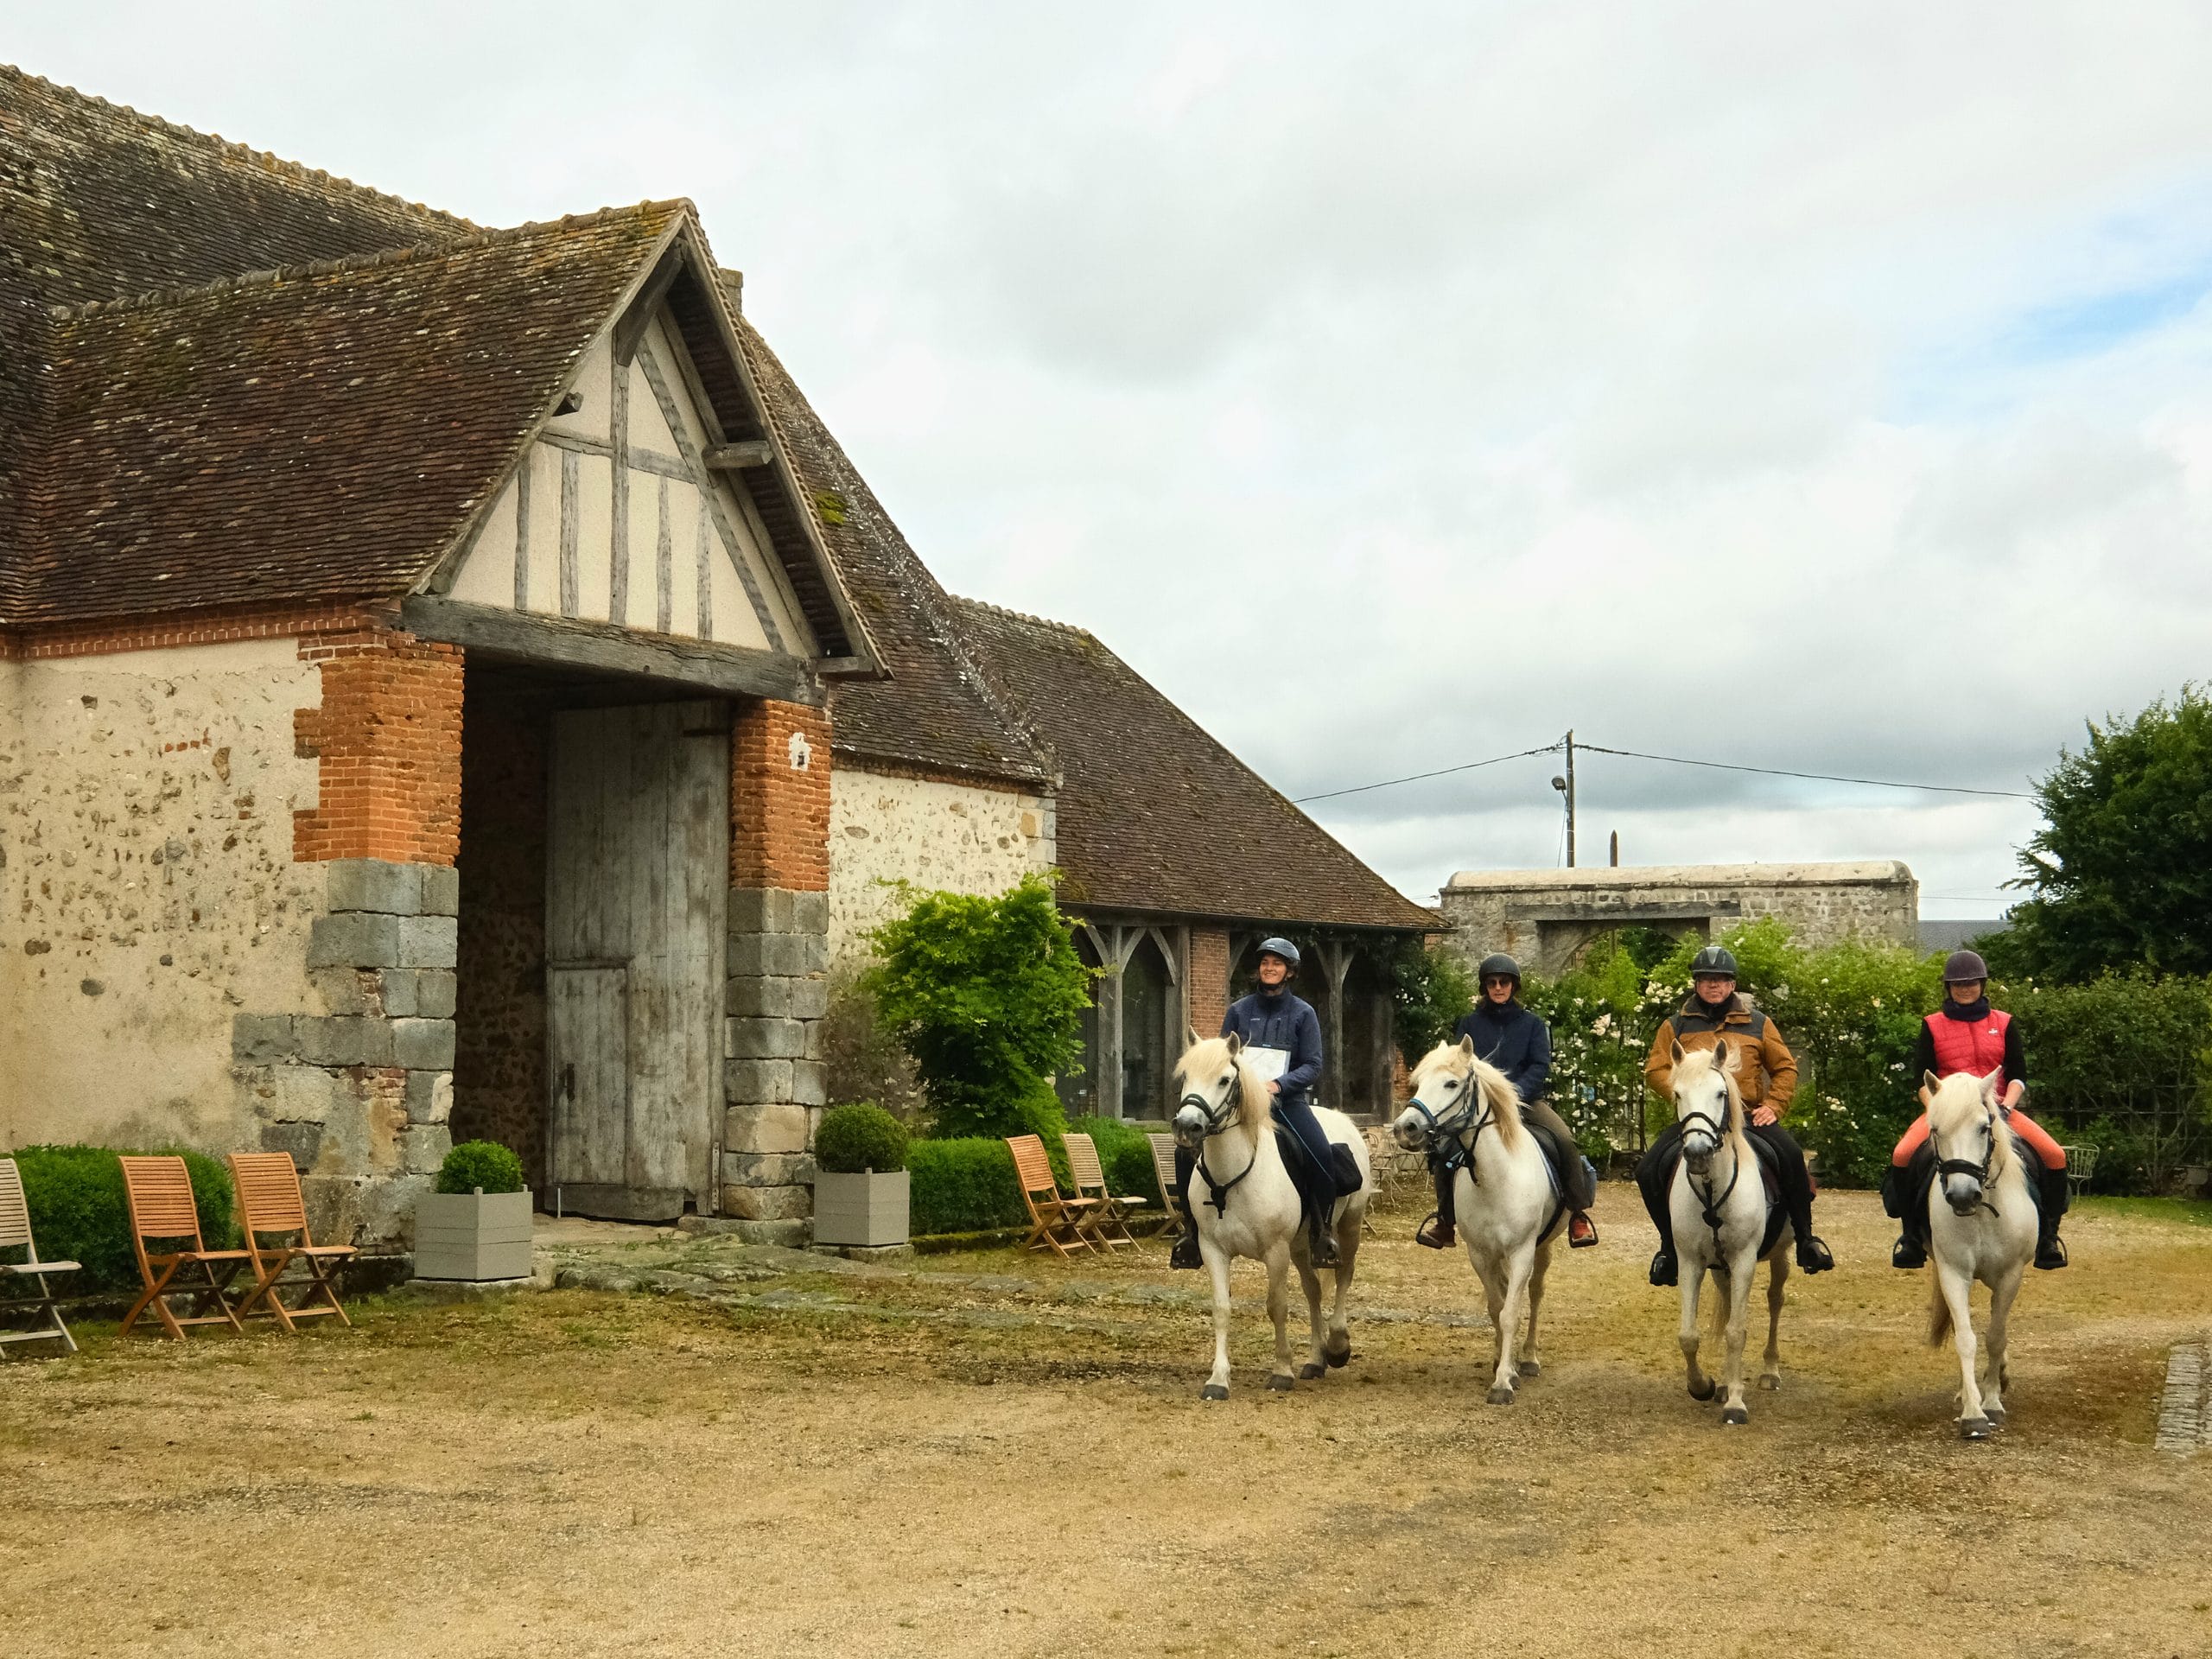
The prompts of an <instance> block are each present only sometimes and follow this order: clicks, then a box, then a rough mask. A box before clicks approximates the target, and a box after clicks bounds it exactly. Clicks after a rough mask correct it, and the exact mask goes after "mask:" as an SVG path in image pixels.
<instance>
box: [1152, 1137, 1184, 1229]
mask: <svg viewBox="0 0 2212 1659" xmlns="http://www.w3.org/2000/svg"><path fill="white" fill-rule="evenodd" d="M1145 1139H1146V1140H1147V1141H1151V1142H1152V1173H1153V1177H1154V1179H1156V1180H1157V1181H1159V1183H1160V1208H1161V1209H1162V1211H1164V1212H1165V1213H1164V1214H1163V1215H1162V1216H1161V1217H1160V1232H1163V1233H1166V1232H1179V1231H1181V1230H1182V1228H1183V1224H1184V1217H1185V1213H1186V1212H1185V1210H1184V1208H1183V1195H1182V1194H1181V1193H1180V1192H1178V1191H1176V1188H1175V1137H1174V1136H1173V1135H1147V1136H1145ZM1155 1236H1157V1235H1155Z"/></svg>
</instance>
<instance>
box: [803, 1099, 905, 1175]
mask: <svg viewBox="0 0 2212 1659" xmlns="http://www.w3.org/2000/svg"><path fill="white" fill-rule="evenodd" d="M814 1162H815V1166H816V1167H817V1169H824V1170H827V1171H829V1173H831V1174H832V1175H859V1174H861V1173H865V1172H867V1171H868V1170H871V1169H873V1170H875V1171H878V1172H879V1173H887V1172H889V1171H891V1170H894V1169H904V1168H906V1125H905V1124H903V1123H901V1122H899V1120H898V1119H897V1118H895V1117H893V1116H891V1114H890V1113H888V1112H887V1111H885V1110H884V1109H883V1108H882V1107H880V1106H875V1105H870V1104H868V1103H865V1102H863V1103H859V1104H856V1105H852V1106H832V1107H831V1108H830V1109H829V1110H828V1111H826V1112H824V1113H823V1115H822V1122H821V1125H820V1127H819V1128H817V1129H816V1130H815V1131H814Z"/></svg>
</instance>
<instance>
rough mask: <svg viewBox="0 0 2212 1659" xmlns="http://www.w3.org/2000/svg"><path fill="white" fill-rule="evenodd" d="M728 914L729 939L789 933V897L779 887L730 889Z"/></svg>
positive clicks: (788, 894) (789, 895)
mask: <svg viewBox="0 0 2212 1659" xmlns="http://www.w3.org/2000/svg"><path fill="white" fill-rule="evenodd" d="M728 914H729V921H728V926H729V931H730V932H731V933H732V934H733V935H736V934H740V933H788V932H790V931H791V894H790V893H787V892H785V890H784V889H783V888H781V887H732V888H731V889H730V890H729V912H728Z"/></svg>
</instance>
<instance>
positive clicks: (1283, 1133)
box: [1275, 1123, 1367, 1198]
mask: <svg viewBox="0 0 2212 1659" xmlns="http://www.w3.org/2000/svg"><path fill="white" fill-rule="evenodd" d="M1275 1148H1276V1150H1277V1151H1279V1152H1281V1154H1282V1161H1283V1165H1284V1167H1286V1168H1287V1169H1288V1170H1290V1171H1291V1172H1292V1175H1291V1178H1292V1179H1294V1180H1297V1179H1298V1176H1299V1173H1300V1172H1303V1171H1311V1170H1312V1169H1313V1159H1312V1158H1311V1157H1310V1156H1309V1155H1308V1154H1307V1153H1306V1143H1305V1142H1304V1141H1301V1140H1300V1139H1299V1138H1298V1135H1297V1134H1296V1132H1295V1131H1294V1130H1293V1129H1291V1128H1289V1127H1288V1126H1287V1124H1282V1123H1278V1124H1276V1125H1275ZM1329 1163H1330V1166H1331V1167H1330V1170H1329V1180H1330V1184H1331V1185H1332V1186H1334V1187H1335V1189H1336V1195H1337V1197H1338V1198H1349V1197H1351V1195H1352V1194H1353V1193H1355V1192H1358V1191H1359V1189H1360V1188H1361V1187H1363V1186H1364V1185H1366V1184H1367V1182H1366V1179H1365V1178H1364V1177H1363V1176H1362V1175H1361V1173H1359V1160H1357V1159H1356V1158H1354V1157H1353V1156H1352V1153H1351V1147H1347V1146H1345V1145H1344V1143H1343V1142H1342V1141H1330V1142H1329ZM1298 1190H1299V1192H1300V1193H1301V1194H1303V1193H1304V1192H1305V1191H1306V1183H1305V1182H1303V1181H1298Z"/></svg>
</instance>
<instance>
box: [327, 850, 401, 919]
mask: <svg viewBox="0 0 2212 1659" xmlns="http://www.w3.org/2000/svg"><path fill="white" fill-rule="evenodd" d="M323 868H324V869H325V870H326V871H327V872H328V874H327V875H326V876H325V877H324V882H325V886H324V887H323V893H324V902H325V903H326V904H327V905H328V906H329V907H330V908H331V909H332V910H333V911H347V910H366V911H376V912H381V913H382V914H385V915H387V916H419V915H421V914H422V913H423V867H422V866H421V865H419V864H394V863H391V862H388V861H385V860H384V859H381V858H340V859H334V860H332V861H330V862H329V863H328V864H326V865H325V866H323Z"/></svg>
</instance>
